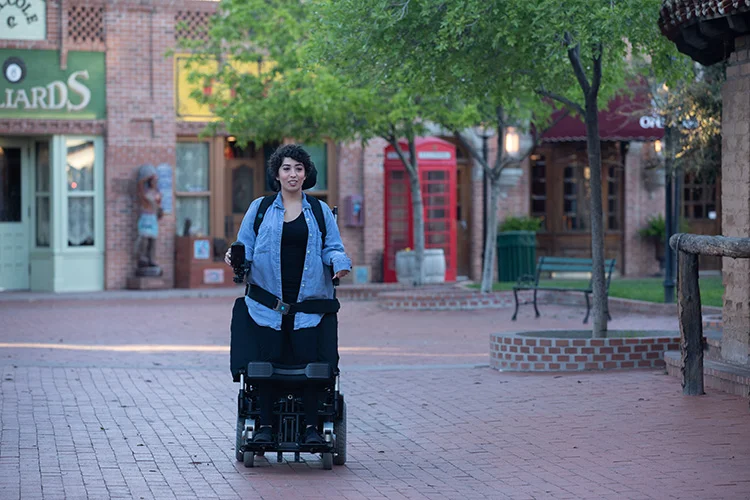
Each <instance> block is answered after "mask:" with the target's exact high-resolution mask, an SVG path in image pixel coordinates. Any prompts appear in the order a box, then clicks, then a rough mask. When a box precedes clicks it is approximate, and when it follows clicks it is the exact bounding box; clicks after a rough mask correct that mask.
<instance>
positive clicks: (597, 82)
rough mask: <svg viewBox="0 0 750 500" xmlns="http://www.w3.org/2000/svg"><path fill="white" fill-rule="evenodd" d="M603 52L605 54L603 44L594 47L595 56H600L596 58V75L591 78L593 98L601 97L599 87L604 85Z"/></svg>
mask: <svg viewBox="0 0 750 500" xmlns="http://www.w3.org/2000/svg"><path fill="white" fill-rule="evenodd" d="M602 52H604V47H603V46H602V43H601V42H599V43H597V44H596V46H595V47H594V54H598V55H595V56H594V74H593V75H592V77H591V89H589V92H591V97H596V96H598V95H599V87H600V86H601V83H602V56H603V54H602Z"/></svg>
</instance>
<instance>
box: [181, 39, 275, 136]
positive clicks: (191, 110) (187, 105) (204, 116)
mask: <svg viewBox="0 0 750 500" xmlns="http://www.w3.org/2000/svg"><path fill="white" fill-rule="evenodd" d="M189 58H190V54H175V56H174V65H175V111H176V113H177V119H178V120H181V121H186V122H207V121H214V120H217V119H218V118H217V117H216V115H214V114H213V113H212V112H211V108H210V106H209V105H208V104H203V103H200V102H198V101H197V100H195V99H194V98H192V97H190V95H191V94H192V93H193V92H194V91H196V90H198V91H200V92H202V93H204V94H209V93H216V92H221V93H228V94H231V90H229V89H226V88H224V89H222V88H217V86H216V85H215V84H211V83H207V84H205V85H204V83H203V82H190V81H189V79H188V77H189V75H190V73H191V71H193V70H198V71H199V72H200V73H202V74H215V73H217V71H218V62H217V61H209V62H205V63H201V64H198V63H196V62H193V63H192V66H191V67H190V68H188V61H189ZM229 64H231V66H232V68H233V69H234V70H235V71H237V72H238V73H247V74H253V75H256V76H258V75H261V74H265V73H267V72H268V71H269V70H270V69H271V68H272V67H273V64H272V63H271V62H269V61H262V62H261V61H259V62H257V63H238V62H230V63H229Z"/></svg>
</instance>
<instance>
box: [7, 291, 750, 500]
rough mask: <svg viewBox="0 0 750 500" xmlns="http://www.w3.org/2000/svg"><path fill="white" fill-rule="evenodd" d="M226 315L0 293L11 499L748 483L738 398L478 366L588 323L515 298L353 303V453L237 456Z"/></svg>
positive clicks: (564, 494)
mask: <svg viewBox="0 0 750 500" xmlns="http://www.w3.org/2000/svg"><path fill="white" fill-rule="evenodd" d="M230 311H231V299H171V300H151V301H137V300H129V301H123V302H111V301H109V302H106V303H105V302H97V303H87V302H85V301H84V302H82V301H55V302H54V303H49V304H39V303H12V304H11V303H7V302H0V325H2V326H1V327H0V328H2V334H0V342H2V343H3V344H2V346H0V370H1V371H2V374H1V376H2V378H1V379H0V384H2V385H0V389H1V392H0V423H1V424H2V425H1V430H0V498H3V499H14V498H24V499H26V498H33V499H36V498H44V499H52V498H92V499H100V498H136V499H139V498H144V499H148V498H156V499H169V498H201V499H203V498H221V499H224V498H262V499H273V498H297V497H299V498H305V499H318V498H321V499H322V498H326V499H330V498H346V499H358V498H381V499H382V498H388V499H391V498H410V499H412V498H429V499H433V498H434V499H443V498H462V499H463V498H469V499H473V498H491V499H495V498H519V499H520V498H655V499H661V498H748V497H750V419H748V403H747V400H743V399H741V398H737V397H734V396H728V395H726V394H723V393H718V392H712V393H709V394H707V395H706V396H704V397H699V398H686V397H683V396H682V395H681V390H680V386H679V381H678V380H676V379H674V378H671V377H667V376H665V375H663V374H662V373H661V372H659V371H632V372H630V371H626V372H609V373H584V374H554V373H553V374H536V375H522V374H511V373H500V372H497V371H494V370H490V369H489V368H486V364H487V362H488V337H489V333H490V332H492V331H494V332H501V331H512V330H514V329H521V328H533V327H536V328H543V329H547V328H576V329H579V328H581V324H580V321H581V311H580V310H579V309H577V308H571V307H560V306H545V307H544V309H542V314H543V317H542V318H540V319H538V320H535V319H533V318H531V316H530V314H528V311H527V314H526V315H524V314H523V313H522V314H521V315H520V318H519V321H518V322H516V323H511V322H510V321H509V316H510V313H509V311H507V310H500V311H474V312H471V311H466V312H458V311H456V312H442V311H441V312H399V311H383V310H381V309H379V308H378V307H377V306H376V305H375V304H374V303H367V302H350V303H345V304H344V309H343V310H342V314H341V319H340V322H341V324H340V329H341V340H340V344H341V346H342V349H341V351H342V367H343V377H342V388H343V392H344V393H345V395H346V398H347V405H348V408H349V447H348V453H349V456H348V461H347V465H346V466H343V467H334V470H333V471H324V470H322V469H321V463H320V461H319V459H318V458H317V457H313V456H311V455H307V456H305V455H303V458H305V459H306V460H307V461H306V462H303V463H299V464H295V463H293V462H291V463H290V462H284V463H282V464H277V463H276V462H275V460H273V461H272V462H270V463H269V462H268V461H265V460H258V461H257V462H258V467H257V468H256V469H245V468H244V467H243V466H242V464H238V463H236V462H235V461H234V450H233V444H234V422H235V410H236V408H235V400H236V399H235V398H236V390H237V385H235V384H232V382H231V378H230V377H229V372H228V356H227V340H228V333H227V328H228V322H229V312H230ZM143 318H149V320H150V321H151V325H150V327H149V328H145V327H143V326H139V324H138V321H140V320H142V319H143ZM610 326H611V328H613V329H614V328H618V327H620V328H626V327H627V328H629V329H633V328H648V329H676V326H677V322H676V319H675V318H660V317H615V319H614V321H613V322H611V323H610ZM21 342H22V343H25V345H28V347H18V345H19V344H18V343H21ZM8 344H13V345H12V346H8ZM683 433H684V434H683ZM270 458H275V457H270ZM288 458H290V457H288Z"/></svg>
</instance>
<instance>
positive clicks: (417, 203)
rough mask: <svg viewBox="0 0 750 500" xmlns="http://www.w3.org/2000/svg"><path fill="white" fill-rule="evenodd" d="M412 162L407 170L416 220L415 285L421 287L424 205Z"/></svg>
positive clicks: (417, 176) (422, 278)
mask: <svg viewBox="0 0 750 500" xmlns="http://www.w3.org/2000/svg"><path fill="white" fill-rule="evenodd" d="M412 161H413V162H414V163H413V164H412V166H411V167H410V168H407V169H406V170H407V172H408V173H409V186H410V187H411V205H412V216H413V218H414V252H416V261H415V265H416V267H417V273H416V275H415V276H414V285H415V286H421V285H423V284H424V207H423V205H422V189H421V182H420V180H419V169H418V168H417V163H416V158H414V159H413V160H412Z"/></svg>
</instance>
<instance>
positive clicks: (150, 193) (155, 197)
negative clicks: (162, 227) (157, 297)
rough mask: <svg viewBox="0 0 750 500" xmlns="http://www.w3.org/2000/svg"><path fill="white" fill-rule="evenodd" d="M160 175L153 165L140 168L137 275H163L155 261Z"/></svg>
mask: <svg viewBox="0 0 750 500" xmlns="http://www.w3.org/2000/svg"><path fill="white" fill-rule="evenodd" d="M157 180H158V176H157V174H156V168H155V167H154V166H153V165H143V166H141V167H140V168H139V169H138V209H139V211H140V213H139V216H138V238H137V239H136V244H135V251H136V258H137V259H138V267H137V269H136V272H135V274H136V276H161V274H162V270H161V267H159V266H158V265H157V264H156V263H155V262H154V252H155V250H156V239H157V237H158V236H159V219H160V218H161V215H162V208H161V193H160V192H159V189H158V187H157Z"/></svg>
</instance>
